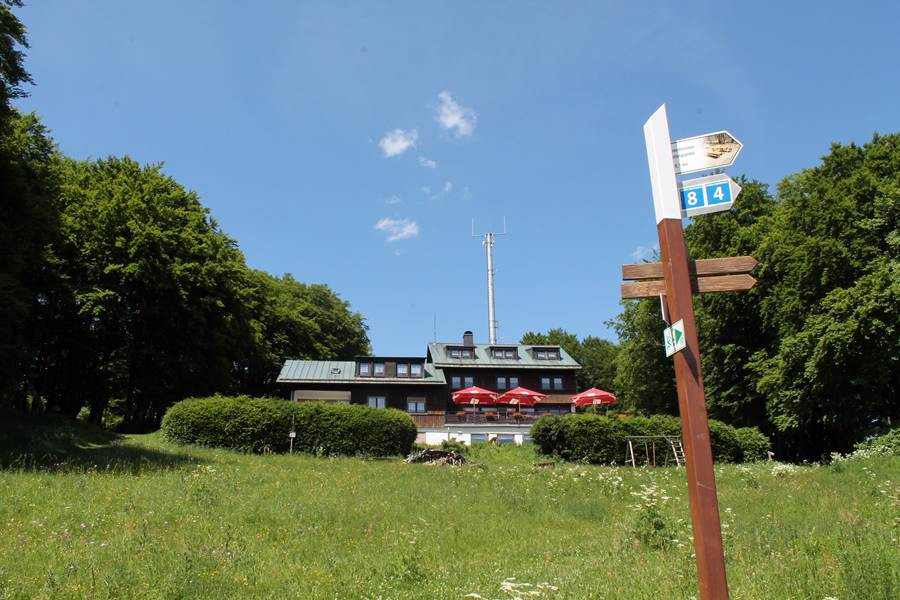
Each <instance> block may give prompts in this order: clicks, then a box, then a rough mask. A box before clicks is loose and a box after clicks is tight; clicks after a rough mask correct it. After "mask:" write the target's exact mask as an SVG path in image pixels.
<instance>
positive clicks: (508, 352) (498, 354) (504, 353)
mask: <svg viewBox="0 0 900 600" xmlns="http://www.w3.org/2000/svg"><path fill="white" fill-rule="evenodd" d="M491 356H493V357H494V358H516V351H515V349H513V348H493V349H492V350H491Z"/></svg>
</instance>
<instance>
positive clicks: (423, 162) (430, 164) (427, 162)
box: [419, 156, 437, 169]
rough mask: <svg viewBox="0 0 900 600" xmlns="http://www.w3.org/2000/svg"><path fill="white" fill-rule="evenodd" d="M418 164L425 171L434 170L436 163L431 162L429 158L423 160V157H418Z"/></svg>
mask: <svg viewBox="0 0 900 600" xmlns="http://www.w3.org/2000/svg"><path fill="white" fill-rule="evenodd" d="M419 164H420V165H422V166H423V167H425V168H426V169H436V168H437V161H434V160H431V159H430V158H425V157H424V156H420V157H419Z"/></svg>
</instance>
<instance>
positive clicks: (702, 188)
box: [678, 173, 741, 217]
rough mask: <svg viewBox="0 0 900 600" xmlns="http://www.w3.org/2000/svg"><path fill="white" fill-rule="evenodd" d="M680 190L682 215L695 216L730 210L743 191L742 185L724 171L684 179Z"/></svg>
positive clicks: (679, 185)
mask: <svg viewBox="0 0 900 600" xmlns="http://www.w3.org/2000/svg"><path fill="white" fill-rule="evenodd" d="M678 191H679V196H681V216H682V217H693V216H694V215H702V214H706V213H712V212H719V211H720V210H728V209H729V208H731V206H732V205H733V204H734V201H735V199H736V198H737V197H738V194H740V193H741V186H739V185H738V184H737V183H736V182H735V181H734V180H733V179H732V178H731V177H729V176H728V175H725V174H724V173H722V174H719V175H709V176H707V177H698V178H697V179H689V180H687V181H682V182H681V183H679V184H678Z"/></svg>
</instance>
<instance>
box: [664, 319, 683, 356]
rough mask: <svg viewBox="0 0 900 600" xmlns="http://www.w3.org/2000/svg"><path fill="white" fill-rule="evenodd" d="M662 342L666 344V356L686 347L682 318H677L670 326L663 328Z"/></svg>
mask: <svg viewBox="0 0 900 600" xmlns="http://www.w3.org/2000/svg"><path fill="white" fill-rule="evenodd" d="M663 342H664V343H665V345H666V356H672V355H673V354H675V353H676V352H680V351H681V350H684V349H685V348H687V338H686V337H684V320H683V319H678V320H677V321H675V322H674V323H673V324H672V326H671V327H666V328H665V329H664V330H663Z"/></svg>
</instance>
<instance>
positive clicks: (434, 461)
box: [406, 448, 466, 466]
mask: <svg viewBox="0 0 900 600" xmlns="http://www.w3.org/2000/svg"><path fill="white" fill-rule="evenodd" d="M406 462H408V463H419V464H425V465H435V466H437V465H462V464H465V463H466V458H465V457H464V456H463V455H462V454H460V453H459V452H457V451H456V450H443V449H441V448H426V449H425V450H422V451H420V452H413V453H412V454H410V455H409V456H407V457H406Z"/></svg>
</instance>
